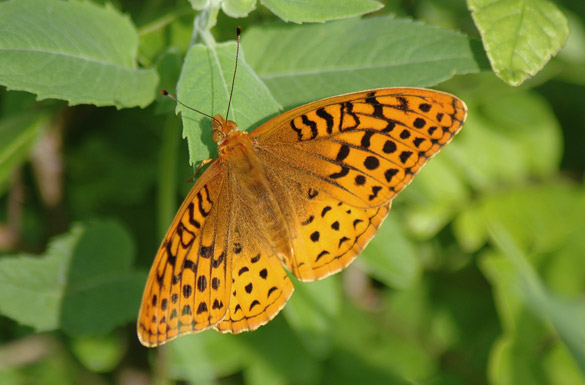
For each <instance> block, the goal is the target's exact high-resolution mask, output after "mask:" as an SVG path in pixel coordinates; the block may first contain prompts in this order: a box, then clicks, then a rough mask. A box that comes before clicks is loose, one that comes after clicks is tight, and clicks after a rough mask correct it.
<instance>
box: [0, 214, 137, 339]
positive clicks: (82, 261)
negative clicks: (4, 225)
mask: <svg viewBox="0 0 585 385" xmlns="http://www.w3.org/2000/svg"><path fill="white" fill-rule="evenodd" d="M132 249H133V246H132V241H131V239H130V238H129V236H128V234H127V232H126V231H125V230H124V229H123V228H122V227H120V225H117V224H115V223H108V222H104V223H101V222H95V223H89V224H87V225H76V226H75V225H74V226H73V227H72V229H71V231H70V232H69V233H68V234H65V235H62V236H60V237H58V238H56V239H54V240H53V241H52V242H51V243H50V244H49V246H48V249H47V252H46V255H43V256H41V257H37V256H31V255H20V256H9V255H8V256H5V257H4V258H3V259H2V260H0V277H1V280H0V293H1V294H0V312H2V314H6V315H7V316H9V317H11V318H12V319H14V320H15V321H18V322H19V323H21V324H23V325H27V326H31V327H33V328H34V329H35V330H37V331H47V330H56V329H61V330H63V331H64V332H66V333H67V334H70V335H92V334H104V333H106V332H108V331H110V330H111V329H112V328H114V327H115V326H117V325H120V324H125V323H126V322H128V321H130V320H132V319H133V318H134V315H135V314H136V311H138V301H137V298H138V297H139V295H140V292H141V290H142V282H143V281H144V279H145V274H144V273H141V272H135V271H130V268H131V266H132V259H133V258H132V254H133V250H132Z"/></svg>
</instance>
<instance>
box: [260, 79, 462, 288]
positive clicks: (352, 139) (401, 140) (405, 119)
mask: <svg viewBox="0 0 585 385" xmlns="http://www.w3.org/2000/svg"><path fill="white" fill-rule="evenodd" d="M466 114H467V109H466V106H465V104H464V103H463V102H462V101H461V100H459V99H457V98H456V97H454V96H452V95H449V94H446V93H442V92H437V91H432V90H424V89H416V88H398V89H396V88H395V89H392V88H390V89H380V90H373V91H365V92H360V93H355V94H348V95H341V96H337V97H333V98H330V99H324V100H321V101H318V102H314V103H310V104H308V105H305V106H302V107H299V108H297V109H294V110H291V111H289V112H287V113H285V114H283V115H281V116H279V117H276V118H275V119H273V120H271V121H269V122H267V123H265V124H264V125H262V126H261V127H259V128H258V129H257V130H255V131H253V132H252V133H251V135H252V136H253V138H254V139H255V140H256V143H257V148H258V156H259V158H260V159H261V160H262V163H263V164H265V165H266V171H267V174H268V177H269V179H270V180H271V183H272V185H273V186H275V187H274V189H275V190H280V191H282V192H283V194H286V195H287V199H288V200H289V201H291V202H292V206H293V209H294V212H295V215H296V220H295V222H296V223H297V226H296V232H295V234H293V238H294V239H293V245H294V256H293V261H292V263H287V266H288V267H289V268H290V269H291V270H292V272H293V273H294V274H295V276H297V277H298V278H299V279H301V280H315V279H320V278H323V277H325V276H327V275H330V274H332V273H335V272H337V271H339V270H342V269H343V268H344V267H345V266H347V265H348V264H349V263H350V262H351V261H353V259H354V258H355V257H356V256H357V255H359V254H360V253H361V251H362V250H363V249H364V247H365V246H366V245H367V243H368V242H369V241H370V239H371V238H372V237H373V236H374V235H375V234H376V232H377V230H378V228H379V226H380V225H381V223H382V221H383V220H384V218H385V217H386V215H387V214H388V212H389V211H390V205H391V200H392V199H393V198H394V197H395V196H396V195H397V194H398V193H400V191H402V189H403V188H404V187H405V186H406V185H408V183H409V182H410V181H411V180H412V178H413V177H414V176H415V175H416V174H417V173H418V171H419V170H420V169H421V167H422V166H424V164H425V163H426V162H427V161H428V160H429V159H430V158H431V157H432V156H434V155H435V154H436V153H437V152H438V151H440V150H441V148H442V147H443V146H444V145H445V144H447V143H448V142H449V141H450V140H451V139H452V138H453V136H454V135H455V134H457V132H458V131H459V130H460V128H461V126H462V125H463V122H464V121H465V117H466Z"/></svg>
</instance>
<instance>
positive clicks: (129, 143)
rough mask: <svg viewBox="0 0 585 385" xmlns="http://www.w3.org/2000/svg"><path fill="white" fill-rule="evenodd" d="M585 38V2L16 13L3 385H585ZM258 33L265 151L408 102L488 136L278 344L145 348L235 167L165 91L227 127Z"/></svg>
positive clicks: (396, 214)
mask: <svg viewBox="0 0 585 385" xmlns="http://www.w3.org/2000/svg"><path fill="white" fill-rule="evenodd" d="M360 16H361V17H360ZM285 21H288V22H287V23H285ZM301 22H303V23H301ZM313 22H317V23H313ZM584 23H585V3H584V2H583V1H581V0H564V1H563V0H557V1H554V2H550V1H545V0H523V1H520V0H517V1H516V0H511V1H510V0H500V1H489V2H488V1H485V0H483V1H480V0H469V1H468V2H465V1H462V0H448V1H437V0H420V1H397V0H389V1H382V2H375V1H370V0H360V1H349V0H348V1H335V2H333V1H330V0H327V1H306V2H303V3H297V2H286V1H279V0H266V1H264V2H262V3H256V2H255V1H253V0H225V1H215V0H210V1H206V0H191V1H190V2H188V1H186V0H183V1H178V0H177V1H170V0H167V1H162V0H144V1H136V0H134V1H132V0H118V1H112V2H105V1H94V2H77V1H71V2H67V1H54V0H51V1H48V0H43V1H41V0H12V1H2V2H0V30H1V31H3V32H2V33H1V34H0V85H3V86H4V87H2V88H0V384H80V383H83V384H122V385H130V384H132V385H134V384H172V383H193V384H214V383H221V384H242V383H245V384H322V383H323V384H356V383H363V384H403V383H404V384H413V383H416V384H429V385H430V384H520V383H521V384H585V327H584V326H583V325H585V300H584V293H585V237H584V234H585V189H584V187H585V186H584V185H583V175H584V171H585V150H584V149H585V123H584V122H585V109H584V108H583V107H582V105H583V102H584V101H585V87H584V86H585V24H584ZM237 25H241V26H242V28H243V35H242V55H241V56H240V60H241V61H240V67H239V69H238V75H237V79H236V84H235V91H234V102H233V114H234V115H233V116H235V119H236V120H237V121H238V124H239V126H240V127H241V128H243V129H253V128H254V127H255V126H257V125H258V124H259V123H261V122H263V121H265V120H266V119H268V118H269V117H272V116H274V115H276V114H278V113H280V112H282V111H284V110H287V109H289V108H292V107H294V106H297V105H300V104H302V103H307V102H311V101H313V100H317V99H319V98H323V97H327V96H332V95H335V94H340V93H343V92H349V91H359V90H363V89H369V88H378V87H391V86H407V87H410V86H417V87H433V88H436V89H440V90H445V91H448V92H451V93H453V94H454V95H457V96H458V97H460V98H461V99H462V100H464V101H465V102H466V104H467V106H468V108H469V117H468V120H467V123H466V125H465V127H464V128H463V130H462V131H461V133H460V134H459V135H458V136H457V137H456V138H455V139H454V140H453V142H452V143H451V144H449V146H447V147H446V148H445V149H444V151H442V152H441V153H440V154H439V155H438V156H437V157H436V158H434V159H433V160H432V161H431V162H430V163H429V164H428V165H427V166H426V167H425V169H424V170H422V171H421V173H420V174H419V175H418V176H417V178H416V179H415V180H414V182H413V183H412V184H411V185H410V186H409V187H408V188H407V189H406V190H405V191H404V192H403V193H402V194H401V195H400V197H398V198H397V199H395V201H394V202H393V209H392V212H391V213H390V215H389V217H388V219H387V220H386V222H385V223H384V225H383V227H382V228H381V229H380V231H379V233H378V235H377V236H376V237H375V238H374V240H373V241H372V242H371V243H370V245H369V246H368V248H367V249H366V250H365V252H364V253H363V255H362V256H360V257H359V258H358V259H357V260H356V262H355V263H353V264H352V265H351V266H350V267H349V268H348V269H346V270H345V271H344V272H342V273H340V274H337V275H335V276H332V277H328V278H327V279H325V280H322V281H319V282H314V283H299V282H297V281H295V282H294V284H295V293H294V294H293V296H292V297H291V300H290V301H289V303H288V304H287V305H286V307H285V308H284V310H283V311H282V312H281V314H279V315H278V316H277V317H276V318H275V319H274V320H273V321H271V322H270V323H269V324H267V325H266V326H263V327H261V328H260V329H258V330H257V331H254V332H250V333H244V334H241V335H237V336H232V335H220V334H218V333H216V332H214V331H206V332H203V333H200V334H197V335H190V336H186V337H182V338H179V339H177V340H175V341H173V342H171V343H169V344H167V345H165V346H163V347H161V348H156V349H146V348H144V347H142V346H141V345H140V343H139V342H138V340H137V337H136V331H135V322H136V317H137V313H138V308H139V304H140V297H141V294H142V290H143V287H144V284H145V282H146V276H147V272H148V269H149V267H150V264H151V263H152V260H153V258H154V255H155V253H156V251H157V248H158V246H159V243H160V240H161V239H162V237H163V236H164V233H165V232H166V230H167V227H168V225H169V223H170V221H171V219H172V217H173V216H174V214H175V212H176V209H177V207H178V205H179V204H180V202H181V200H182V199H183V198H184V197H185V196H186V194H187V192H188V191H189V189H190V187H191V186H192V184H190V183H185V180H186V179H187V178H188V177H189V176H191V175H192V174H193V170H194V167H196V166H197V165H198V163H199V162H200V161H201V160H203V159H205V158H207V157H208V156H209V154H211V155H213V151H214V146H213V145H212V142H211V141H210V131H209V120H208V119H207V120H206V118H204V117H200V116H194V115H190V114H188V113H184V114H183V121H181V115H176V114H175V103H174V102H173V101H171V100H169V99H164V98H162V97H161V96H160V95H159V93H158V90H159V89H160V88H166V89H168V90H169V91H171V92H173V93H175V92H176V93H177V94H178V96H179V97H180V98H181V100H183V101H184V102H186V103H187V104H189V105H191V106H193V107H195V108H197V109H199V110H202V111H204V112H208V113H211V114H215V113H224V110H225V106H226V103H227V91H226V87H225V84H226V82H227V83H229V80H230V79H231V75H232V73H233V61H234V55H235V44H233V42H232V43H229V44H223V42H224V41H233V40H234V35H235V28H236V26H237ZM218 79H220V80H218ZM222 79H228V80H227V81H224V80H222ZM37 99H39V100H37ZM232 118H233V117H232ZM182 136H183V137H185V138H186V139H187V140H183V139H182Z"/></svg>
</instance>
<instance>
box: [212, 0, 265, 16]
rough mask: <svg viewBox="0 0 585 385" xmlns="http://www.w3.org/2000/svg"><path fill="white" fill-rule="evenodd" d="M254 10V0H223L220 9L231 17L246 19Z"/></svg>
mask: <svg viewBox="0 0 585 385" xmlns="http://www.w3.org/2000/svg"><path fill="white" fill-rule="evenodd" d="M254 8H256V0H223V1H222V2H221V9H222V10H223V11H224V12H225V14H226V15H228V16H231V17H246V16H248V14H249V13H250V12H252V11H253V10H254Z"/></svg>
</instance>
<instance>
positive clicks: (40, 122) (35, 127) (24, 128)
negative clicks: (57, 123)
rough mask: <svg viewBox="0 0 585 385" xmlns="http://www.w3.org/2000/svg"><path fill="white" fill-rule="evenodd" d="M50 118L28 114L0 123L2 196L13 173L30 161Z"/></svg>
mask: <svg viewBox="0 0 585 385" xmlns="http://www.w3.org/2000/svg"><path fill="white" fill-rule="evenodd" d="M47 122H48V118H47V116H45V115H42V114H38V113H31V112H27V113H26V114H25V113H22V114H18V115H16V116H11V117H10V118H7V119H2V120H1V121H0V194H1V192H2V191H3V190H4V188H5V187H6V186H7V185H8V183H9V181H10V177H11V176H12V173H13V171H14V170H15V169H16V168H17V167H18V166H19V165H20V164H22V163H23V162H24V161H26V160H27V159H28V156H29V154H30V151H31V150H32V147H33V146H34V144H35V143H36V141H37V139H38V138H39V135H40V134H41V133H42V131H43V128H44V127H45V126H46V125H47Z"/></svg>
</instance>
